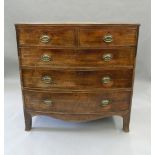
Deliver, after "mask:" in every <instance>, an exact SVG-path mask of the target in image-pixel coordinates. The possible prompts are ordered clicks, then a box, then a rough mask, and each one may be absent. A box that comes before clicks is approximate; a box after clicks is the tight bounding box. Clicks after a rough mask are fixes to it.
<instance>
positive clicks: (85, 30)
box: [15, 24, 139, 132]
mask: <svg viewBox="0 0 155 155" xmlns="http://www.w3.org/2000/svg"><path fill="white" fill-rule="evenodd" d="M15 26H16V33H17V45H18V56H19V64H20V77H21V85H22V94H23V104H24V116H25V129H26V130H30V129H31V126H32V116H35V115H47V116H52V117H54V118H58V119H62V120H66V121H90V120H95V119H100V118H103V117H109V116H112V115H119V116H121V117H122V118H123V130H124V131H126V132H128V131H129V121H130V112H131V102H132V94H133V80H134V71H135V58H136V51H137V42H138V31H139V25H137V24H16V25H15Z"/></svg>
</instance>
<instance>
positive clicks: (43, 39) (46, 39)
mask: <svg viewBox="0 0 155 155" xmlns="http://www.w3.org/2000/svg"><path fill="white" fill-rule="evenodd" d="M40 41H41V42H42V43H48V42H49V41H50V37H49V36H48V35H42V36H41V37H40Z"/></svg>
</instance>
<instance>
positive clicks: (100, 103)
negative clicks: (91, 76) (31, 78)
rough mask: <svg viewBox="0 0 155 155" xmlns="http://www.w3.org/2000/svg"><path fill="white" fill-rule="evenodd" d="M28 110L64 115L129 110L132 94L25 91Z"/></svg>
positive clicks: (123, 92) (122, 92)
mask: <svg viewBox="0 0 155 155" xmlns="http://www.w3.org/2000/svg"><path fill="white" fill-rule="evenodd" d="M24 94H25V95H24V99H25V106H26V108H27V109H30V110H36V111H44V112H62V113H74V114H75V113H77V114H78V113H102V112H105V111H121V110H127V109H128V108H129V104H130V103H129V102H130V95H131V92H128V91H127V92H125V91H119V92H107V91H106V92H102V93H84V92H83V93H82V92H76V93H71V92H66V93H63V92H59V93H49V92H33V91H24Z"/></svg>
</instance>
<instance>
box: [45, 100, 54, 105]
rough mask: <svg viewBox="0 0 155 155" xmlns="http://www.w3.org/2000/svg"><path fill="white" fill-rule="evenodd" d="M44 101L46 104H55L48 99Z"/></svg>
mask: <svg viewBox="0 0 155 155" xmlns="http://www.w3.org/2000/svg"><path fill="white" fill-rule="evenodd" d="M44 103H45V104H46V105H52V104H53V101H52V100H49V99H47V100H44Z"/></svg>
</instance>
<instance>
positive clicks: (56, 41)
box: [17, 27, 75, 47]
mask: <svg viewBox="0 0 155 155" xmlns="http://www.w3.org/2000/svg"><path fill="white" fill-rule="evenodd" d="M17 34H18V42H19V45H20V46H45V47H48V46H50V47H74V45H75V34H74V29H71V28H52V27H44V28H39V27H29V28H20V29H17Z"/></svg>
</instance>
